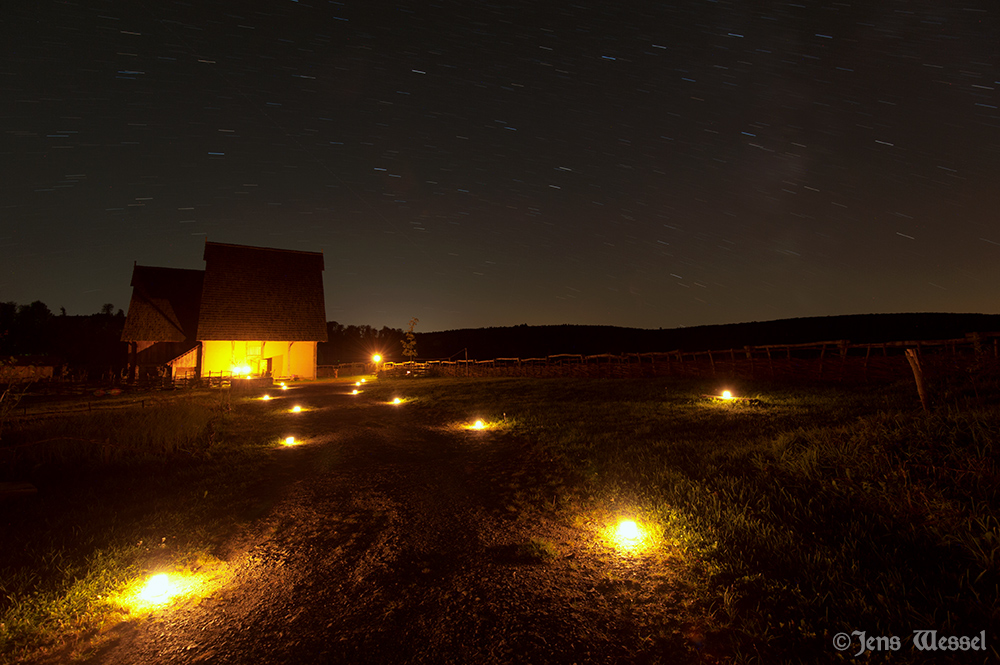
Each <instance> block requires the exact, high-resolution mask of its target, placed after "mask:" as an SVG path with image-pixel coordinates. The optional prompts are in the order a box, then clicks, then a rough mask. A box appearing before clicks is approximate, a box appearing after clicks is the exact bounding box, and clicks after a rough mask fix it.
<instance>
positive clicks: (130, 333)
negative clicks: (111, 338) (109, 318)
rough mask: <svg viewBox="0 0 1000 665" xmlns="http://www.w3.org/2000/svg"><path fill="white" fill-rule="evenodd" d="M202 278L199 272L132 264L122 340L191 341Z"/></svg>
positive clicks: (203, 274)
mask: <svg viewBox="0 0 1000 665" xmlns="http://www.w3.org/2000/svg"><path fill="white" fill-rule="evenodd" d="M204 276H205V271H203V270H183V269H180V268H154V267H151V266H140V265H136V266H135V267H134V268H133V269H132V300H131V301H130V302H129V305H128V317H126V319H125V327H124V328H123V330H122V337H121V339H122V341H123V342H134V341H148V342H183V341H184V340H194V335H195V332H196V330H197V327H198V302H199V299H200V297H201V287H202V280H203V278H204Z"/></svg>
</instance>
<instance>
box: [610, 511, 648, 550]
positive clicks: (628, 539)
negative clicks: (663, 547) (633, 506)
mask: <svg viewBox="0 0 1000 665" xmlns="http://www.w3.org/2000/svg"><path fill="white" fill-rule="evenodd" d="M601 535H602V537H603V538H604V540H605V542H607V543H608V544H609V545H610V546H611V547H614V548H615V549H617V550H618V551H619V552H621V553H622V554H639V553H641V552H643V551H644V550H646V549H648V548H649V547H651V546H652V544H653V542H652V541H653V538H652V537H651V534H650V533H649V531H648V530H647V529H645V528H643V527H642V526H640V525H639V524H638V523H637V522H636V521H635V520H630V519H622V520H619V521H618V522H617V523H616V524H613V525H610V526H608V527H606V528H604V529H602V530H601Z"/></svg>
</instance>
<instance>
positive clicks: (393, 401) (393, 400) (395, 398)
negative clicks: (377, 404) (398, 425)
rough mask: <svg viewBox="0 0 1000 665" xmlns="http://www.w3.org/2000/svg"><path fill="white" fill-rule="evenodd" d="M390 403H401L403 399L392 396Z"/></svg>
mask: <svg viewBox="0 0 1000 665" xmlns="http://www.w3.org/2000/svg"><path fill="white" fill-rule="evenodd" d="M392 403H393V404H402V403H403V400H401V399H399V398H398V397H394V398H393V399H392Z"/></svg>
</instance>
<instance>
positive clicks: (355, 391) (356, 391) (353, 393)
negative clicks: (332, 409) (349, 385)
mask: <svg viewBox="0 0 1000 665" xmlns="http://www.w3.org/2000/svg"><path fill="white" fill-rule="evenodd" d="M359 392H361V391H360V390H358V389H357V388H355V389H354V390H352V391H351V394H352V395H357V394H358V393H359Z"/></svg>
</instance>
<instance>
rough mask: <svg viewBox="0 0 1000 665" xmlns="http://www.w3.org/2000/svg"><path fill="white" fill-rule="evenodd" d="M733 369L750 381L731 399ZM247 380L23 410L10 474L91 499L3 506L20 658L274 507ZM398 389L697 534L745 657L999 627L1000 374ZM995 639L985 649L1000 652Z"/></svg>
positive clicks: (592, 503) (551, 488)
mask: <svg viewBox="0 0 1000 665" xmlns="http://www.w3.org/2000/svg"><path fill="white" fill-rule="evenodd" d="M724 387H728V388H731V389H733V390H734V392H736V393H737V395H738V396H739V397H740V399H736V400H731V401H726V400H721V399H718V398H716V397H711V396H710V395H714V394H717V393H719V392H720V391H721V389H722V388H724ZM226 395H227V393H220V392H218V391H217V392H214V393H204V394H191V395H188V394H184V395H182V396H181V397H180V398H177V399H171V400H167V401H164V402H163V403H160V404H147V405H146V406H145V408H130V409H127V410H124V411H118V412H116V416H115V417H114V418H108V416H107V414H104V413H92V414H83V413H77V414H71V415H66V416H64V417H48V418H46V419H44V420H38V421H34V422H32V423H26V424H23V425H21V426H8V428H7V429H6V430H5V434H4V440H3V442H2V443H3V446H2V447H0V455H6V456H7V457H5V458H0V462H2V463H3V464H5V465H6V466H5V467H3V470H4V471H5V473H6V474H8V475H9V474H10V473H17V474H20V475H19V476H18V479H29V480H32V481H33V482H35V483H36V484H38V485H39V487H40V489H48V488H55V487H67V486H68V487H71V488H76V489H74V490H73V491H72V492H70V494H72V496H74V497H83V500H82V501H80V502H79V503H78V504H76V505H73V506H61V505H57V504H56V503H52V502H58V501H59V497H60V496H65V495H66V492H58V491H57V492H52V493H49V492H40V494H39V496H38V497H34V498H32V499H31V500H30V502H28V501H24V500H22V499H17V500H16V501H17V502H19V503H17V505H19V506H24V507H28V506H30V509H26V510H25V511H17V510H8V508H9V507H10V506H12V505H14V504H11V503H8V504H6V505H4V509H5V514H4V516H3V526H4V527H5V528H6V529H7V531H8V533H9V534H15V535H16V537H17V538H18V539H19V542H21V543H23V545H24V547H23V548H9V547H4V548H3V552H2V554H0V659H4V658H14V657H16V656H17V655H18V654H21V653H25V652H26V650H28V649H30V648H32V647H34V646H36V645H38V644H42V643H44V642H45V641H46V640H50V639H52V638H54V637H55V636H61V637H65V636H66V635H78V636H85V635H88V634H92V633H93V632H95V631H98V630H100V628H101V627H102V626H104V625H108V624H109V623H113V622H114V621H116V620H118V619H120V613H117V612H118V610H116V609H115V607H114V606H112V604H111V603H110V602H106V599H108V598H109V596H113V595H114V594H115V593H117V592H119V591H120V590H121V589H122V588H123V587H124V586H125V585H127V584H128V580H130V579H133V578H134V577H135V575H136V572H137V571H139V570H145V569H148V568H149V567H150V564H151V561H155V560H159V559H162V560H169V561H172V562H178V561H181V560H188V561H190V560H197V561H199V562H201V564H200V565H203V566H206V567H211V565H212V563H213V559H212V554H211V553H212V551H213V547H214V546H215V545H217V544H218V542H219V539H220V538H221V537H224V535H225V534H228V533H231V532H232V530H233V529H234V528H236V525H237V524H238V523H240V522H241V521H245V520H249V519H252V518H253V517H254V516H255V515H258V514H260V513H261V511H263V510H266V508H267V507H266V506H261V505H258V504H257V503H256V502H255V501H254V500H253V499H252V498H248V497H249V496H250V494H251V493H249V492H247V491H246V488H247V486H249V485H250V484H252V483H253V482H255V479H257V478H259V476H260V470H261V469H262V468H263V465H264V464H265V463H266V460H267V459H268V456H267V454H266V453H267V451H268V450H270V449H272V448H273V444H274V440H275V438H276V437H277V435H278V430H277V429H276V427H277V425H276V421H277V419H276V418H275V417H273V416H274V412H271V411H269V410H267V409H261V408H260V404H250V403H249V402H247V401H244V400H241V399H237V398H235V397H234V398H231V399H230V398H228V397H227V396H226ZM396 396H399V397H402V398H405V399H406V400H407V404H406V408H407V409H415V410H417V412H419V413H421V414H423V416H426V418H428V419H430V420H440V421H441V422H471V421H472V420H474V419H475V418H482V419H483V420H484V421H485V422H486V423H487V425H488V426H490V425H492V426H496V427H497V428H498V429H500V430H501V432H500V433H499V435H502V436H515V437H524V438H527V439H531V440H532V441H534V442H537V443H538V444H539V445H540V446H542V447H543V448H544V449H545V450H547V451H548V452H549V453H550V455H551V457H552V458H553V459H554V460H555V468H556V469H558V474H559V477H556V478H553V477H551V470H548V471H546V474H547V475H545V476H544V477H543V476H542V475H537V476H533V475H532V473H531V470H530V469H526V473H525V474H524V476H523V478H524V480H523V482H521V483H520V485H519V486H518V487H517V488H516V492H514V494H513V498H512V500H513V501H515V502H517V503H518V505H519V506H518V507H520V508H528V509H530V508H537V509H539V510H542V509H544V510H546V511H549V512H555V513H556V514H557V515H558V516H559V518H560V519H564V520H566V521H567V522H570V523H574V522H581V521H585V520H587V519H590V518H591V517H592V516H593V514H595V513H596V512H602V513H609V512H617V513H622V514H628V515H630V516H633V517H634V518H636V520H637V521H639V522H640V523H641V524H642V525H644V526H645V527H646V528H647V529H648V530H650V532H651V533H652V534H653V535H654V541H655V542H657V543H660V546H662V547H675V548H680V549H681V550H682V551H683V552H684V553H685V556H686V557H687V558H688V560H689V561H691V562H693V565H696V566H697V567H698V569H699V570H701V571H702V573H703V574H702V575H701V576H700V578H699V580H700V582H699V584H700V585H701V586H700V593H701V594H702V596H703V597H704V602H705V604H706V605H707V606H708V607H710V610H711V612H712V614H713V615H714V617H715V620H716V621H717V623H718V625H719V626H721V627H723V628H724V629H725V630H726V631H727V634H728V635H729V637H728V638H727V639H728V640H729V642H730V644H731V650H732V652H733V653H734V655H735V656H736V658H737V659H738V660H741V661H747V662H750V661H754V660H755V659H758V658H760V657H762V658H760V660H761V662H774V661H775V660H780V659H782V658H785V659H788V660H800V661H801V660H803V659H805V660H806V661H808V660H817V659H829V658H831V657H833V656H834V655H835V652H833V650H832V649H831V646H830V645H831V639H832V637H833V635H835V634H836V633H840V632H846V633H848V634H850V633H852V631H856V630H858V631H866V632H867V634H868V635H883V636H890V635H894V636H900V637H901V638H902V639H903V644H904V648H903V649H902V651H901V652H900V653H899V654H897V657H896V658H895V659H894V662H904V661H906V660H907V659H908V658H914V659H917V657H918V656H920V655H921V654H920V653H919V652H915V651H913V649H912V648H910V645H909V641H910V638H911V636H912V633H913V631H914V630H922V629H935V630H937V631H938V632H939V633H940V634H942V635H956V636H962V635H968V636H976V635H979V633H980V631H985V634H986V635H987V639H988V640H991V639H993V638H1000V630H998V629H1000V610H998V604H997V600H998V595H1000V594H998V585H1000V524H998V522H997V515H998V511H997V507H998V505H1000V502H998V498H1000V452H998V442H1000V392H998V391H997V390H995V389H990V388H988V387H985V386H982V385H981V386H979V387H978V389H977V391H976V393H975V395H974V397H970V396H964V397H962V398H961V399H959V398H955V399H954V400H952V401H950V402H949V401H942V402H941V403H940V405H939V406H938V408H937V409H936V410H933V411H930V412H922V411H920V410H919V402H918V401H917V399H916V395H915V391H914V390H913V387H912V385H909V384H904V385H898V386H888V387H880V388H878V389H854V390H847V389H839V388H837V387H830V386H826V387H795V388H791V387H787V386H785V387H782V386H773V385H770V386H769V385H765V384H754V385H750V384H744V385H742V386H723V385H722V384H720V383H708V382H697V381H685V382H678V381H670V380H649V379H647V380H583V379H581V380H565V379H467V380H460V379H411V380H395V381H380V382H378V383H376V384H374V385H372V384H369V386H368V387H367V389H366V391H365V398H366V399H373V400H383V401H384V400H389V399H391V398H392V397H396ZM29 441H45V442H46V443H44V444H39V445H37V446H31V445H24V444H25V443H26V442H29ZM12 470H13V471H12ZM0 479H4V478H0ZM49 497H51V498H49ZM165 506H169V508H166V507H165ZM545 547H546V544H545V543H538V544H537V548H536V549H538V551H539V552H541V553H542V554H544V553H545ZM539 558H540V559H541V560H543V561H544V559H545V557H544V556H539ZM988 644H989V648H990V649H991V650H990V651H989V652H986V653H985V655H983V657H982V658H980V659H979V660H978V662H985V661H987V660H989V659H995V658H997V657H998V652H997V651H996V646H994V645H993V644H992V642H988ZM854 650H856V646H855V647H854V648H852V649H849V650H848V651H847V652H845V653H846V654H847V655H848V659H850V655H851V654H852V653H853V651H854ZM982 653H984V652H978V653H977V654H974V655H976V656H979V654H982ZM959 655H961V654H959ZM967 655H973V654H967ZM965 662H968V661H967V660H966V661H965Z"/></svg>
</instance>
